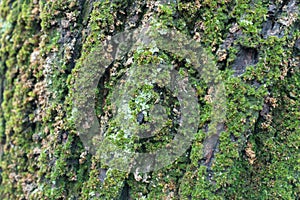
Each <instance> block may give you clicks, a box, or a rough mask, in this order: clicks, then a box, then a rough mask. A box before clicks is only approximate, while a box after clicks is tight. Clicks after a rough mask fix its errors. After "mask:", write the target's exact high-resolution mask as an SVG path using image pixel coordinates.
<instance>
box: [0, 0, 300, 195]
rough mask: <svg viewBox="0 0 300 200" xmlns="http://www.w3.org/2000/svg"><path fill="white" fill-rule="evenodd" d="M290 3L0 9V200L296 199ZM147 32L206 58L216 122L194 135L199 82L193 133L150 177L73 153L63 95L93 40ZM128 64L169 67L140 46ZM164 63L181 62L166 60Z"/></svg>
mask: <svg viewBox="0 0 300 200" xmlns="http://www.w3.org/2000/svg"><path fill="white" fill-rule="evenodd" d="M299 6H300V3H299V1H298V0H272V1H266V0H241V1H234V0H204V1H199V0H195V1H188V0H180V1H179V0H177V1H176V0H175V1H148V0H147V1H146V0H141V1H133V0H99V1H94V0H86V1H85V0H0V17H1V18H0V39H1V40H0V103H1V110H0V111H1V112H0V142H1V143H0V199H8V200H12V199H124V200H125V199H126V200H127V199H299V198H300V158H299V147H300V128H299V125H300V124H299V122H300V101H299V97H300V96H299V94H300V91H299V89H300V70H299V65H300V63H299V61H300V31H299V29H300V17H299ZM149 23H156V24H155V25H156V26H160V27H169V28H175V29H177V30H179V31H181V32H182V33H184V34H186V35H188V36H190V37H191V38H194V40H195V41H197V42H199V43H201V44H202V45H203V47H205V48H206V49H207V51H208V52H211V53H212V55H213V57H214V60H215V62H216V63H217V65H218V68H219V70H220V74H221V76H222V78H223V80H222V81H223V83H224V85H225V87H226V121H225V122H224V124H222V125H220V126H219V127H218V133H217V134H215V135H210V136H207V135H206V133H207V125H208V124H209V123H210V121H211V119H212V116H213V114H214V113H212V106H213V105H212V103H211V101H210V95H211V94H210V92H211V91H210V88H209V87H208V86H207V85H206V84H205V82H204V81H201V80H200V81H199V82H198V83H196V85H197V93H198V97H199V104H200V106H201V114H200V116H199V118H200V124H199V131H198V132H197V133H195V139H194V140H193V143H192V145H191V147H190V148H188V150H187V152H186V154H185V155H183V156H182V157H180V158H179V159H177V160H176V161H175V162H174V163H173V164H172V165H170V166H167V167H165V168H163V169H161V170H158V171H154V172H149V173H146V174H138V173H135V174H132V173H125V172H120V171H118V170H115V169H111V168H109V167H108V166H105V165H104V164H103V163H101V162H100V160H99V158H98V157H97V156H94V155H91V154H90V153H89V152H88V151H87V150H86V149H85V147H84V145H83V143H82V141H81V140H80V137H79V133H78V131H77V130H76V124H75V121H74V118H73V116H72V108H73V101H72V95H73V93H72V86H73V84H74V81H75V80H76V76H77V71H78V70H79V69H80V68H81V65H82V61H83V60H84V59H85V58H86V57H87V55H88V54H89V52H91V51H92V49H93V48H94V47H97V46H98V45H99V44H101V41H104V40H105V39H106V38H107V37H108V36H113V35H115V34H117V33H120V32H122V31H124V30H130V29H134V28H136V27H139V26H147V25H149ZM152 53H153V52H152ZM134 55H139V58H138V59H137V60H138V62H140V63H147V62H148V61H151V57H153V56H154V57H157V58H159V59H160V60H164V61H165V62H169V63H170V62H171V61H172V59H174V57H172V55H170V54H165V53H164V52H161V51H159V52H155V55H154V54H153V55H152V54H151V51H149V50H147V49H144V50H143V51H142V53H139V54H134ZM130 56H133V55H132V54H131V55H128V58H127V59H126V60H128V59H129V60H130ZM135 59H136V57H135ZM122 62H123V61H120V66H121V65H122V64H123V65H124V63H125V62H126V61H124V62H123V63H122ZM134 62H136V60H134ZM173 63H176V64H177V65H178V66H182V67H183V68H184V66H185V64H186V63H185V61H178V60H176V57H175V60H174V62H173ZM114 70H117V72H113V70H108V71H107V77H106V78H105V80H102V81H103V84H102V85H101V84H99V90H98V93H99V95H98V99H97V100H96V104H97V103H98V104H99V105H100V106H97V105H96V106H95V108H96V109H97V113H99V115H102V114H103V113H107V112H109V109H110V108H109V105H105V104H106V103H107V102H108V101H105V98H106V97H107V95H108V94H109V92H110V89H111V87H107V84H106V83H110V78H111V74H110V73H118V70H119V68H116V69H114ZM100 102H102V103H100ZM104 115H105V114H104ZM139 117H141V116H139ZM142 117H143V116H142ZM142 122H143V119H141V120H140V123H142ZM160 137H161V139H162V140H164V141H166V140H167V139H166V137H167V136H165V135H164V134H163V135H161V136H160ZM156 142H157V141H156ZM147 145H148V146H149V148H151V147H153V146H155V145H156V144H151V142H148V143H145V148H148V147H147ZM151 145H152V146H151Z"/></svg>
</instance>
